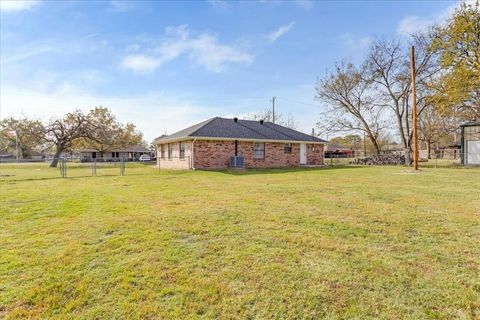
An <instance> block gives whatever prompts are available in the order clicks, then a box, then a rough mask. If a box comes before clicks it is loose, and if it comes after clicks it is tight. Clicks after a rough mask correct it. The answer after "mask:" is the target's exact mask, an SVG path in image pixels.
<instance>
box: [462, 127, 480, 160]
mask: <svg viewBox="0 0 480 320" xmlns="http://www.w3.org/2000/svg"><path fill="white" fill-rule="evenodd" d="M460 131H461V138H460V145H461V146H460V148H461V151H460V154H461V163H462V164H464V165H480V121H473V122H468V123H465V124H462V125H461V126H460Z"/></svg>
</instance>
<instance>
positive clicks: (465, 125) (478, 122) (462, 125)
mask: <svg viewBox="0 0 480 320" xmlns="http://www.w3.org/2000/svg"><path fill="white" fill-rule="evenodd" d="M476 126H480V121H471V122H467V123H464V124H461V125H460V127H476Z"/></svg>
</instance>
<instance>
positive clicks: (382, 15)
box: [0, 0, 457, 141]
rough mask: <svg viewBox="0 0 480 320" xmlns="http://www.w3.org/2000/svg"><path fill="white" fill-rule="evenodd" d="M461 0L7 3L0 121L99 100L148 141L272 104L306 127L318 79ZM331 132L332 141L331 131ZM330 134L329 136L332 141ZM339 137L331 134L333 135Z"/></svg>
mask: <svg viewBox="0 0 480 320" xmlns="http://www.w3.org/2000/svg"><path fill="white" fill-rule="evenodd" d="M456 5H457V2H455V1H418V2H415V1H324V2H323V1H322V2H315V1H309V0H298V1H294V0H292V1H237V2H227V1H221V0H212V1H205V2H200V1H191V2H189V1H171V2H167V1H158V2H155V1H153V2H150V1H134V2H128V1H117V0H115V1H78V2H75V1H65V2H62V1H41V0H38V1H20V0H17V1H4V0H2V1H0V118H5V117H9V116H14V117H20V116H26V117H29V118H35V119H41V120H45V121H48V120H49V119H52V118H54V117H58V116H62V115H63V114H65V113H67V112H70V111H73V110H75V109H80V110H83V111H85V112H87V111H88V110H90V109H92V108H93V107H95V106H104V107H107V108H109V109H111V110H112V111H113V112H114V113H115V114H116V115H117V118H118V120H120V121H122V122H132V123H134V124H135V125H136V126H137V127H138V128H139V129H140V130H141V131H142V132H143V133H144V136H145V139H146V140H147V141H151V140H152V139H154V138H155V137H157V136H159V135H161V134H163V133H165V132H166V133H168V134H170V133H173V132H175V131H178V130H181V129H183V128H185V127H186V126H189V125H192V124H195V123H197V122H200V121H203V120H205V119H208V118H211V117H215V116H222V117H234V116H237V117H240V118H243V117H245V116H248V115H249V114H252V113H254V112H260V111H262V110H264V109H265V108H269V107H271V101H270V100H271V98H272V97H273V96H275V97H276V98H277V99H276V112H277V113H280V114H283V115H285V116H286V115H288V114H291V115H292V116H293V118H294V119H295V123H296V125H297V128H298V129H299V130H300V131H303V132H306V133H309V132H311V129H312V128H313V127H315V124H316V123H317V122H318V121H321V119H320V112H322V110H323V109H324V108H325V106H324V105H322V103H320V102H319V101H317V100H316V99H315V82H316V80H317V78H318V77H322V76H323V75H324V74H325V72H326V71H327V70H331V69H332V68H333V67H334V66H335V63H336V62H340V61H353V62H359V61H361V60H362V59H363V58H364V56H365V54H366V52H367V50H368V47H369V45H370V44H371V43H372V41H374V40H375V39H376V38H392V37H407V36H408V34H410V33H412V32H415V31H418V30H424V29H425V28H427V27H428V26H429V25H431V24H432V23H434V22H441V21H442V20H444V19H445V18H446V17H447V16H448V14H450V13H451V12H452V10H453V8H454V7H455V6H456ZM324 138H325V137H324ZM326 138H328V137H326ZM330 138H331V137H330Z"/></svg>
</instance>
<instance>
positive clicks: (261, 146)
mask: <svg viewBox="0 0 480 320" xmlns="http://www.w3.org/2000/svg"><path fill="white" fill-rule="evenodd" d="M253 159H265V142H256V143H255V144H254V145H253Z"/></svg>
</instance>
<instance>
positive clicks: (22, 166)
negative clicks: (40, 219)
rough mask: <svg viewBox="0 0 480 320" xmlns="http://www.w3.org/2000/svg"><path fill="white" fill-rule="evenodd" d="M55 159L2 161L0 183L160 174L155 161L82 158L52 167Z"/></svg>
mask: <svg viewBox="0 0 480 320" xmlns="http://www.w3.org/2000/svg"><path fill="white" fill-rule="evenodd" d="M53 160H54V159H48V161H45V160H43V161H40V160H35V159H33V160H32V159H28V160H27V159H20V160H19V161H18V162H16V161H1V160H0V179H1V180H41V179H53V178H81V177H98V176H133V175H154V174H158V172H159V171H158V167H157V166H156V161H144V162H140V161H137V162H132V161H125V160H124V159H118V161H109V162H105V161H95V160H94V161H92V162H81V161H80V159H77V158H70V159H63V158H60V159H57V161H58V162H57V165H56V166H54V167H51V166H50V165H51V163H52V162H53Z"/></svg>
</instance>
